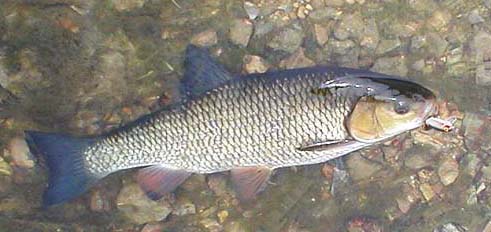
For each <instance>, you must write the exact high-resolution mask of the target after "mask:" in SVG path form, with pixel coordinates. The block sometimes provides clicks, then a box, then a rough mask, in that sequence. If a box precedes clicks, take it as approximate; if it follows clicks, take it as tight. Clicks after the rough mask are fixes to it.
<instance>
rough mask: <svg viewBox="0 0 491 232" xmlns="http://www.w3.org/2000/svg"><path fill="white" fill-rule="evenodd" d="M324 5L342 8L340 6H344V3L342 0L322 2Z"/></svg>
mask: <svg viewBox="0 0 491 232" xmlns="http://www.w3.org/2000/svg"><path fill="white" fill-rule="evenodd" d="M324 3H325V4H326V5H327V6H342V5H344V3H345V1H344V0H324Z"/></svg>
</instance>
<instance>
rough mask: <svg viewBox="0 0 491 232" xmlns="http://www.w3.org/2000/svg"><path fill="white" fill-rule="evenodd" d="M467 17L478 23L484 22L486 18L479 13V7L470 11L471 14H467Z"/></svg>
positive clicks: (471, 21)
mask: <svg viewBox="0 0 491 232" xmlns="http://www.w3.org/2000/svg"><path fill="white" fill-rule="evenodd" d="M467 19H468V20H469V22H470V23H471V24H478V23H482V22H484V18H483V17H482V16H481V15H480V14H479V10H478V9H474V10H472V11H471V12H469V15H467Z"/></svg>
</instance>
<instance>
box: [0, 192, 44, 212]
mask: <svg viewBox="0 0 491 232" xmlns="http://www.w3.org/2000/svg"><path fill="white" fill-rule="evenodd" d="M35 207H39V206H38V205H34V204H33V203H31V202H27V200H26V199H25V198H24V197H22V195H20V197H7V198H2V199H0V213H2V214H21V215H22V214H29V213H32V211H33V208H35Z"/></svg>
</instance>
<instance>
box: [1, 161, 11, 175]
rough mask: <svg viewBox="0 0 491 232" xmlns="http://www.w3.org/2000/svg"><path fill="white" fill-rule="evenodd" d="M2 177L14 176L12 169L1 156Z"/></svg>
mask: <svg viewBox="0 0 491 232" xmlns="http://www.w3.org/2000/svg"><path fill="white" fill-rule="evenodd" d="M0 175H3V176H10V175H12V168H11V167H10V165H9V164H8V163H7V162H6V161H5V160H4V159H3V157H1V156H0Z"/></svg>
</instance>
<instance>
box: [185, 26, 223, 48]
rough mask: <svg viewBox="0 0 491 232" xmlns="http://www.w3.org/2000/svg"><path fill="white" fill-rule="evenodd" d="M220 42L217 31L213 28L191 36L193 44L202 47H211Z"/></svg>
mask: <svg viewBox="0 0 491 232" xmlns="http://www.w3.org/2000/svg"><path fill="white" fill-rule="evenodd" d="M217 42H218V36H217V32H216V31H215V30H213V29H208V30H206V31H202V32H200V33H198V34H196V35H194V36H193V37H192V38H191V44H194V45H196V46H200V47H210V46H213V45H215V44H217Z"/></svg>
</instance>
